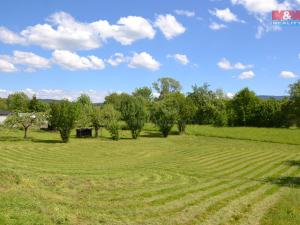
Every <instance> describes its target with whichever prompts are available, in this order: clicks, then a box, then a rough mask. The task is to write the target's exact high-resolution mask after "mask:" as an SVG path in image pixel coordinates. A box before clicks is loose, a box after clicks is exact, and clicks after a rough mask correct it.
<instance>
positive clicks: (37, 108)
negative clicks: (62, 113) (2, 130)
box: [28, 95, 48, 112]
mask: <svg viewBox="0 0 300 225" xmlns="http://www.w3.org/2000/svg"><path fill="white" fill-rule="evenodd" d="M28 109H29V111H30V112H46V111H47V109H48V105H47V104H46V103H43V102H42V101H40V100H38V99H37V98H36V95H33V96H32V99H31V100H30V101H29V105H28Z"/></svg>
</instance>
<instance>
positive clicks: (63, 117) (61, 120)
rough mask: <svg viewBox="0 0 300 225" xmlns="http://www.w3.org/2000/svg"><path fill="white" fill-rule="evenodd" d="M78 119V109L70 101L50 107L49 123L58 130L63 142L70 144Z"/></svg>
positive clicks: (53, 104)
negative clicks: (71, 134)
mask: <svg viewBox="0 0 300 225" xmlns="http://www.w3.org/2000/svg"><path fill="white" fill-rule="evenodd" d="M77 118H78V111H77V107H76V105H75V104H74V103H71V102H69V101H68V100H63V101H60V102H58V103H52V104H51V105H50V114H49V121H50V123H51V125H52V126H53V127H54V128H56V129H57V130H58V131H59V133H60V136H61V139H62V141H63V142H68V141H69V137H70V133H71V130H72V129H73V128H74V126H75V122H76V119H77Z"/></svg>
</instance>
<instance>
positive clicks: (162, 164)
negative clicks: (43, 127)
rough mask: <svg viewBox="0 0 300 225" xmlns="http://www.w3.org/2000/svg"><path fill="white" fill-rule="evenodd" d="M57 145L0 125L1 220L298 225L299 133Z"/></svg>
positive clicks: (204, 134)
mask: <svg viewBox="0 0 300 225" xmlns="http://www.w3.org/2000/svg"><path fill="white" fill-rule="evenodd" d="M187 133H188V134H187V135H180V136H179V135H175V134H173V135H170V136H169V137H168V138H167V139H165V138H161V137H160V136H159V135H158V134H157V133H156V131H153V130H152V128H151V126H147V129H146V131H144V132H143V134H142V137H140V138H139V139H138V140H132V139H130V134H129V132H127V131H122V134H121V136H122V139H121V140H120V141H118V142H116V141H112V140H110V139H109V138H108V134H107V133H106V132H104V134H103V136H104V137H102V138H98V139H95V138H90V139H76V138H71V140H70V143H67V144H62V143H60V142H59V135H58V134H57V133H47V132H37V131H30V133H29V136H31V137H32V139H31V140H26V141H24V140H23V139H22V134H23V133H22V132H21V131H9V130H4V129H0V224H5V225H9V224H22V225H23V224H28V225H29V224H30V225H32V224H86V225H87V224H90V225H92V224H120V225H121V224H122V225H124V224H130V225H131V224H133V225H134V224H163V225H168V224H207V225H214V224H264V225H271V224H285V225H286V224H295V225H296V224H300V189H299V188H300V178H299V177H300V130H299V129H298V130H297V129H263V128H213V127H207V126H190V127H188V129H187Z"/></svg>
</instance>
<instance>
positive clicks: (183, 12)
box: [174, 0, 300, 17]
mask: <svg viewBox="0 0 300 225" xmlns="http://www.w3.org/2000/svg"><path fill="white" fill-rule="evenodd" d="M299 1H300V0H299ZM174 12H175V13H176V14H177V15H179V16H186V17H194V16H195V15H196V13H195V12H194V11H189V10H182V9H176V10H174Z"/></svg>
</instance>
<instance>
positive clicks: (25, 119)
mask: <svg viewBox="0 0 300 225" xmlns="http://www.w3.org/2000/svg"><path fill="white" fill-rule="evenodd" d="M43 122H45V115H44V114H42V113H19V112H15V113H13V114H11V115H9V116H8V117H7V118H6V120H5V125H6V126H7V127H11V128H21V129H23V130H24V138H27V136H28V135H27V134H28V130H29V128H30V127H32V126H34V125H36V126H38V125H41V124H42V123H43Z"/></svg>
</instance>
